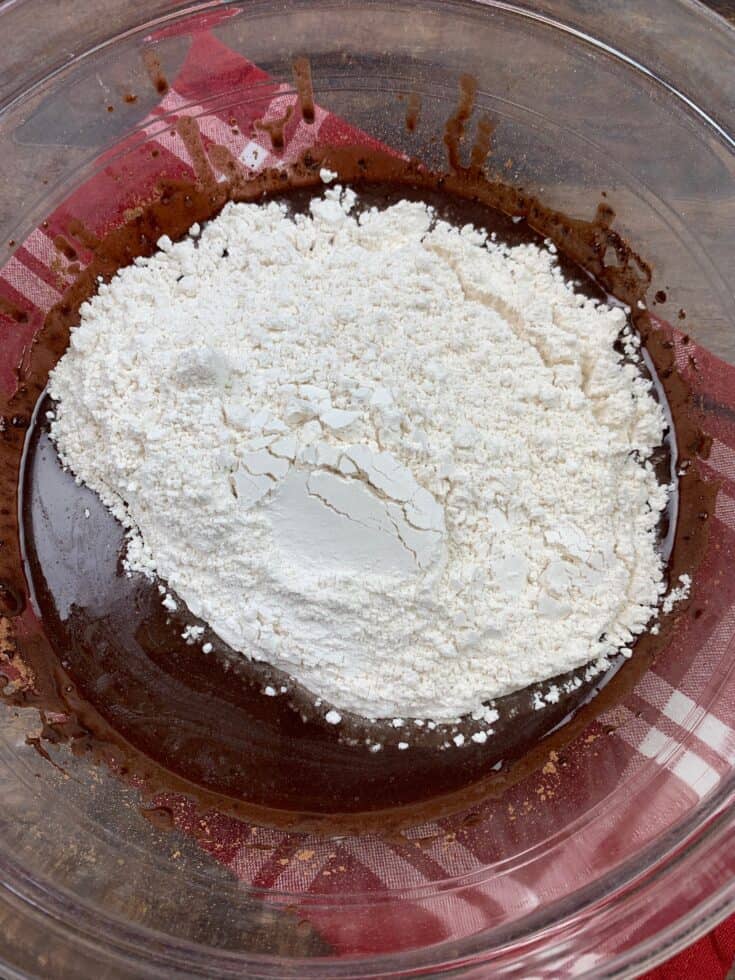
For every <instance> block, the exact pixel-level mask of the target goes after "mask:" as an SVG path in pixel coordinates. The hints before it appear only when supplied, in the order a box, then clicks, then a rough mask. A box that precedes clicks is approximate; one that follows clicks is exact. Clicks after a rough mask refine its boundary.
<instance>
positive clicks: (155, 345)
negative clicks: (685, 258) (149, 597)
mask: <svg viewBox="0 0 735 980" xmlns="http://www.w3.org/2000/svg"><path fill="white" fill-rule="evenodd" d="M621 337H623V338H625V347H626V349H627V350H628V351H629V352H630V351H633V352H635V348H636V346H637V341H636V338H635V337H634V336H633V335H632V334H631V333H630V331H629V330H628V328H627V327H626V318H625V313H624V312H623V310H621V309H619V308H616V307H610V306H607V305H605V304H601V303H598V302H596V301H593V300H591V299H588V298H585V297H584V296H582V295H580V294H579V293H578V292H576V291H575V290H574V288H573V287H572V286H571V285H570V284H568V283H567V282H566V281H565V279H564V277H563V275H562V273H561V271H560V268H559V266H558V262H557V257H556V256H555V255H554V254H552V252H551V251H550V250H547V249H545V248H540V247H536V246H534V245H519V246H516V247H512V248H511V247H507V246H505V245H503V244H501V243H499V242H496V241H494V240H492V239H490V238H488V236H486V235H485V234H484V233H483V232H481V231H479V230H476V229H475V228H473V227H471V226H466V227H463V228H457V227H454V226H452V225H450V224H448V223H447V222H445V221H442V220H439V219H438V218H437V216H436V214H435V213H434V212H433V210H432V209H431V208H430V207H428V206H427V205H425V204H423V203H420V202H409V201H400V202H399V203H397V204H395V205H393V206H391V207H387V208H384V209H376V208H371V209H361V208H360V206H359V201H358V200H357V198H356V196H355V194H354V192H353V191H352V190H350V189H345V188H343V187H341V186H340V185H335V186H333V187H330V188H329V189H327V190H325V191H324V192H323V194H322V195H319V196H316V197H315V198H314V199H313V200H312V201H311V203H310V206H309V208H308V211H307V212H306V213H303V214H302V213H295V214H294V213H292V212H291V211H290V210H289V209H288V207H287V206H286V205H285V204H282V203H278V202H271V203H267V204H233V203H231V204H228V205H226V207H225V208H224V209H223V211H222V212H221V214H220V215H219V216H218V217H217V218H216V219H214V220H212V221H211V222H209V223H208V224H207V225H205V226H204V227H203V228H201V229H199V228H198V227H197V228H196V231H195V234H193V235H191V236H190V237H188V238H186V239H184V240H183V241H181V242H177V243H173V242H171V240H170V239H168V238H166V237H164V238H162V239H161V240H160V242H159V251H157V252H156V254H154V255H153V256H152V257H150V258H141V259H138V260H137V261H136V262H135V263H134V264H133V265H131V266H130V267H128V268H125V269H122V270H121V271H120V272H119V273H118V274H117V275H116V276H115V277H114V278H113V279H112V281H111V282H110V283H109V284H101V285H100V287H99V291H98V293H97V295H96V296H95V297H93V298H92V299H91V300H90V301H89V302H87V303H85V304H84V305H83V307H82V309H81V315H80V324H79V326H78V327H77V328H75V329H74V330H73V332H72V337H71V342H70V346H69V349H68V351H67V353H66V354H65V355H64V357H63V358H62V359H61V361H60V362H59V364H58V365H57V367H56V368H55V370H54V371H53V373H52V376H51V381H50V389H49V390H50V393H51V395H52V396H53V398H54V399H55V400H56V406H55V418H54V420H53V421H52V422H51V433H52V437H53V439H54V440H55V443H56V446H57V448H58V451H59V454H60V457H61V459H62V461H63V462H64V463H65V464H66V465H67V466H68V467H69V468H70V469H71V470H72V472H73V473H74V474H75V476H76V478H77V479H78V480H79V481H80V482H83V483H85V484H86V485H87V486H89V487H90V488H92V489H93V490H95V491H96V492H97V493H98V494H99V496H100V497H101V499H102V501H103V502H104V503H105V504H106V505H107V506H108V507H109V508H110V509H111V510H112V512H113V513H114V514H115V516H116V517H117V518H118V519H119V520H120V521H121V522H122V523H123V524H124V525H125V527H126V528H127V529H128V532H129V533H128V547H127V553H126V555H125V564H126V568H127V569H128V570H129V571H130V572H131V573H132V574H139V573H142V574H145V575H148V576H154V575H156V576H158V577H160V579H161V580H162V582H163V583H165V588H163V587H162V591H161V594H162V595H164V600H163V601H164V602H168V603H169V604H170V606H172V607H173V608H175V607H176V603H175V600H174V599H173V598H172V596H171V595H170V593H171V592H173V593H175V594H176V595H177V596H178V598H179V599H181V600H182V601H183V602H184V603H185V604H186V606H187V607H188V609H189V611H190V612H191V613H192V615H193V616H196V617H199V618H200V619H201V620H203V621H204V622H206V623H207V624H209V626H210V627H211V628H212V630H214V631H215V632H216V633H217V634H218V635H219V636H220V637H221V638H222V640H224V641H225V642H226V643H227V644H229V645H230V646H231V647H232V648H233V649H234V650H235V651H238V652H240V653H242V654H244V655H245V656H247V657H251V658H254V659H258V660H265V661H268V662H270V663H272V664H273V665H274V666H276V667H279V668H280V669H282V670H284V671H286V672H288V673H289V674H290V675H291V676H293V677H294V678H295V679H296V680H297V681H299V682H300V683H301V684H303V685H304V686H305V687H306V688H307V689H308V690H309V691H310V692H312V694H313V695H314V697H315V698H320V699H323V701H324V702H325V708H324V711H325V713H326V712H327V709H329V714H328V717H327V721H328V722H329V723H331V724H338V723H339V721H340V720H341V714H340V712H341V711H350V712H356V713H358V714H361V715H365V716H368V717H371V718H393V717H395V716H399V717H401V718H424V719H433V720H434V721H450V720H455V719H457V718H459V717H460V716H462V715H465V714H468V713H471V712H472V713H474V714H475V716H477V717H479V716H481V715H482V712H483V710H486V709H483V704H485V705H486V704H487V702H489V701H491V700H492V699H494V698H497V697H499V696H501V695H504V694H506V693H509V692H511V691H514V690H518V689H520V688H523V687H526V686H527V685H529V684H532V683H535V682H537V681H542V680H544V679H547V678H550V677H553V676H555V675H558V674H560V673H564V672H566V671H571V670H573V669H576V668H578V667H582V666H583V665H586V664H594V663H596V664H597V665H598V666H600V667H602V666H604V665H605V664H606V663H607V660H606V658H608V657H610V656H612V655H614V654H616V653H618V652H619V651H621V650H622V649H624V648H627V647H628V646H629V645H630V644H631V642H632V641H633V640H634V638H635V637H636V636H637V635H638V634H640V633H641V632H642V631H643V630H644V629H645V628H646V626H647V624H648V622H649V620H650V619H651V617H652V616H653V615H654V614H655V613H656V610H657V608H658V607H659V605H660V601H661V597H662V595H663V593H664V592H665V585H664V562H663V559H662V558H661V556H660V554H659V550H658V543H657V528H658V524H659V520H660V517H661V514H662V512H663V510H664V508H665V507H666V504H667V501H668V497H669V493H670V488H668V487H666V486H663V485H661V484H660V482H659V480H658V479H657V476H656V473H655V471H654V467H653V465H652V462H651V455H652V453H653V452H654V450H655V449H656V448H657V447H658V446H660V445H661V442H662V439H663V436H664V432H665V427H666V423H665V418H664V413H663V410H662V408H661V406H660V405H659V404H658V403H657V401H656V399H655V398H654V396H653V393H652V383H651V381H650V380H649V379H648V378H647V377H645V376H644V374H643V373H642V372H641V370H640V367H639V366H638V363H636V358H635V357H631V356H624V355H623V354H622V353H621V352H620V351H619V349H618V348H617V347H616V342H617V341H618V340H619V339H620V338H621ZM167 608H168V607H167ZM200 629H201V627H196V628H194V631H193V632H192V631H191V630H190V631H189V632H188V633H187V642H188V641H189V640H191V642H192V643H195V641H196V640H197V638H198V636H199V635H200V633H199V630H200ZM208 646H209V649H210V650H211V645H208ZM202 655H203V654H202ZM330 706H333V707H330ZM337 709H339V710H337Z"/></svg>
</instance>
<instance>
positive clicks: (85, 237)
mask: <svg viewBox="0 0 735 980" xmlns="http://www.w3.org/2000/svg"><path fill="white" fill-rule="evenodd" d="M66 230H67V234H68V235H69V236H70V237H71V238H75V239H76V240H77V241H78V242H79V244H80V245H83V246H84V247H85V248H88V249H89V250H90V251H92V252H93V251H94V250H95V249H96V248H97V246H98V245H99V243H100V240H99V238H98V237H97V235H95V233H94V232H93V231H92V230H91V229H89V228H87V226H86V225H85V224H84V223H83V222H81V221H80V220H79V219H78V218H72V219H71V221H70V222H69V224H68V225H67V226H66Z"/></svg>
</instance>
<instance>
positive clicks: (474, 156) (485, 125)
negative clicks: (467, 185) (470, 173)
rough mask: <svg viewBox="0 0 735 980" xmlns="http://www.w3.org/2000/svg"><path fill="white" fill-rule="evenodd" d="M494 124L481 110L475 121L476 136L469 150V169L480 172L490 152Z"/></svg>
mask: <svg viewBox="0 0 735 980" xmlns="http://www.w3.org/2000/svg"><path fill="white" fill-rule="evenodd" d="M495 126H496V124H495V123H494V122H493V121H492V119H491V118H490V116H488V115H487V113H485V112H483V114H482V115H481V116H480V119H479V121H478V123H477V136H476V137H475V142H474V143H473V144H472V150H471V151H470V169H471V170H475V171H477V172H481V171H482V168H483V167H484V166H485V161H486V160H487V158H488V155H489V154H490V147H491V145H492V141H493V133H494V132H495Z"/></svg>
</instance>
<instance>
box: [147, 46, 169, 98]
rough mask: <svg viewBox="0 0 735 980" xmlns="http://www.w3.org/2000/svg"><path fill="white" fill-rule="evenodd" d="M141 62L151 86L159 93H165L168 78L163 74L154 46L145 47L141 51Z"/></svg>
mask: <svg viewBox="0 0 735 980" xmlns="http://www.w3.org/2000/svg"><path fill="white" fill-rule="evenodd" d="M143 64H144V65H145V70H146V71H147V72H148V77H149V78H150V80H151V85H152V86H153V88H154V89H155V90H156V92H158V94H159V95H165V94H166V92H168V88H169V86H168V80H167V78H166V76H165V75H164V74H163V71H162V69H161V62H160V60H159V57H158V54H157V53H156V50H155V48H146V49H145V51H144V52H143Z"/></svg>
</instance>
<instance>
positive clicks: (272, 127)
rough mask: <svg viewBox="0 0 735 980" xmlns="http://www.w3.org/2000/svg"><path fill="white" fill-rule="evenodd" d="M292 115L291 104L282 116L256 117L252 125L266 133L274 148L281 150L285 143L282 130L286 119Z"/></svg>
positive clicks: (286, 121)
mask: <svg viewBox="0 0 735 980" xmlns="http://www.w3.org/2000/svg"><path fill="white" fill-rule="evenodd" d="M292 115H293V106H292V105H290V106H289V107H288V108H287V109H286V111H285V112H284V114H283V115H282V116H278V117H277V118H276V119H268V120H265V119H256V120H255V122H254V123H253V125H254V126H255V128H256V129H259V130H261V131H262V132H264V133H268V135H269V136H270V138H271V145H272V146H273V149H274V150H282V149H283V147H284V146H285V145H286V140H285V136H284V130H285V129H286V126H287V125H288V121H289V119H290V118H291V116H292Z"/></svg>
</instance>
